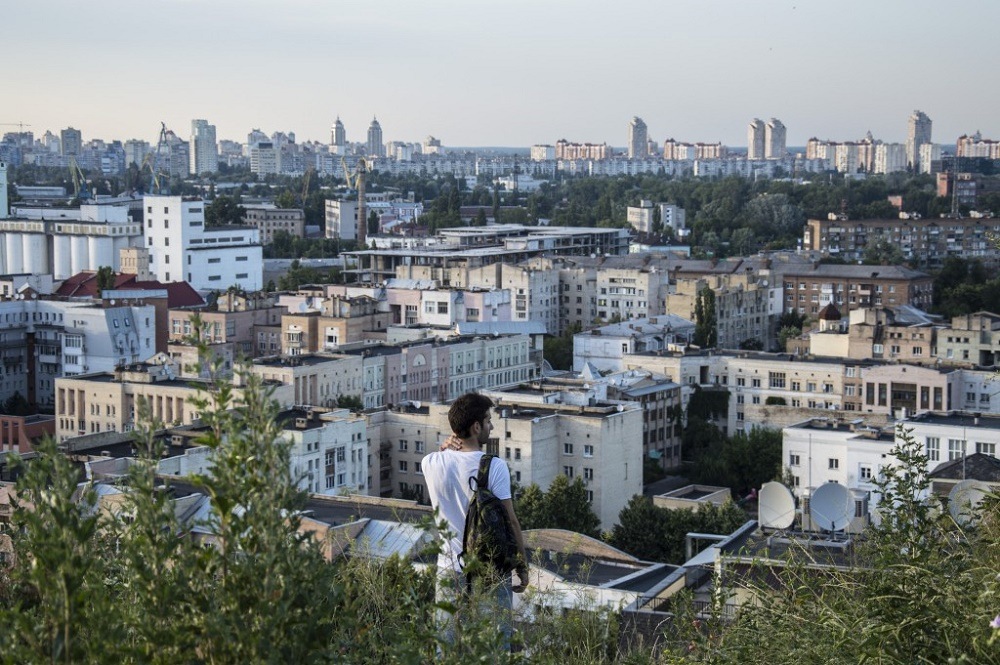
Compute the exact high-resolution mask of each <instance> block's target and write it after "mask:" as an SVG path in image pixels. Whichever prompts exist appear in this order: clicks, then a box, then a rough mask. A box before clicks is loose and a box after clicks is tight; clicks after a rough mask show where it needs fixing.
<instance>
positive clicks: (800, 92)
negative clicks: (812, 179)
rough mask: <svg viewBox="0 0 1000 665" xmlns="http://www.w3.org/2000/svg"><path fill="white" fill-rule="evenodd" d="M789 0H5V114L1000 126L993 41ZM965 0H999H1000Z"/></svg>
mask: <svg viewBox="0 0 1000 665" xmlns="http://www.w3.org/2000/svg"><path fill="white" fill-rule="evenodd" d="M793 2H794V0H793ZM793 2H789V3H777V2H763V3H754V4H750V5H748V4H745V3H737V2H728V1H726V2H720V3H714V4H709V3H694V2H678V3H662V4H661V5H651V4H649V3H643V2H639V1H638V0H626V1H625V2H624V3H616V4H615V5H613V6H609V5H606V4H605V3H599V2H596V1H590V0H587V1H585V2H574V3H572V5H570V4H569V3H566V2H550V3H546V4H544V5H538V4H537V3H530V2H526V1H523V0H514V1H513V2H511V3H507V4H506V5H504V7H505V8H506V11H504V12H501V13H497V12H487V11H486V10H484V9H482V8H475V7H471V6H469V5H468V4H465V3H457V2H450V1H440V2H434V3H420V4H411V3H403V2H393V1H390V2H386V3H382V4H381V5H379V6H371V5H362V4H360V3H338V4H337V5H330V6H326V5H321V4H317V3H314V2H311V1H309V0H292V1H290V2H287V3H284V4H282V5H281V6H280V7H277V6H275V5H272V4H270V3H263V2H258V1H251V2H241V3H237V2H235V1H233V0H213V2H211V3H204V2H194V1H193V0H172V1H170V0H164V1H162V2H157V3H153V4H148V5H138V6H137V5H135V4H134V3H126V2H124V1H123V0H95V2H92V3H90V4H88V9H87V11H86V12H81V11H79V10H78V5H76V4H71V3H69V2H66V1H65V0H48V1H47V2H37V1H35V2H29V1H27V0H13V2H11V3H9V4H8V6H6V7H5V12H4V13H5V24H6V25H7V27H8V31H7V35H8V38H7V39H6V40H5V41H6V43H5V47H6V48H5V51H6V53H7V55H8V62H13V61H14V58H15V57H16V56H17V54H19V53H23V54H30V57H29V58H26V59H24V60H22V62H28V63H30V64H29V65H26V66H21V67H10V68H8V69H7V70H5V71H4V73H3V75H2V78H0V80H2V81H3V84H4V87H5V88H6V89H7V90H8V91H9V93H10V94H8V95H7V99H6V100H5V105H4V110H3V112H2V113H0V123H4V124H3V125H2V126H0V132H7V131H16V130H17V126H16V123H18V122H23V123H25V129H26V130H30V131H33V132H35V135H36V136H40V135H41V134H43V133H44V132H45V131H46V130H50V131H52V132H54V133H58V132H59V130H61V129H64V128H66V127H70V126H72V127H75V128H77V129H80V130H81V131H82V132H83V138H84V140H89V139H92V138H101V139H105V140H110V139H121V140H127V139H130V138H137V139H142V140H146V141H155V138H156V135H157V133H158V130H159V123H160V121H161V120H162V121H164V122H166V123H167V126H168V127H170V128H172V129H174V131H176V132H178V134H179V135H181V136H184V138H187V134H188V130H187V128H189V127H190V126H191V121H192V120H194V119H199V118H203V119H206V120H208V122H209V123H211V124H213V125H215V126H216V127H217V136H218V138H219V139H220V140H221V139H229V140H238V141H242V140H244V139H245V137H246V135H247V133H248V132H249V131H250V130H251V129H253V128H260V129H262V130H263V131H264V132H266V133H268V134H270V133H272V132H275V131H285V132H288V131H294V132H295V134H296V136H297V138H298V140H300V141H305V140H315V141H321V142H324V143H329V141H330V130H331V126H332V125H333V123H334V121H335V120H336V118H337V117H339V118H340V119H341V120H342V121H343V123H344V126H345V128H346V133H347V140H348V141H351V142H364V141H365V140H366V129H367V127H368V125H369V123H370V122H371V120H372V118H373V117H377V118H378V120H379V122H380V124H381V126H382V129H383V131H384V139H385V140H387V141H389V140H399V141H422V140H423V139H424V138H425V137H426V136H428V135H433V136H435V137H437V138H438V139H440V140H441V141H442V144H443V145H445V146H490V145H493V146H516V147H527V146H529V145H531V144H537V143H548V144H554V143H555V141H557V140H558V139H560V138H566V139H568V140H570V141H579V142H594V143H601V142H607V143H608V144H610V145H612V146H623V145H625V143H626V139H627V134H626V127H627V125H628V122H629V120H630V119H631V118H632V117H633V116H638V117H640V118H642V119H643V120H644V121H645V123H646V124H647V127H648V134H649V137H650V138H651V139H653V140H655V141H657V142H658V143H662V142H663V141H664V140H665V139H669V138H674V139H677V140H679V141H705V142H715V141H721V142H722V143H724V144H727V145H732V146H742V145H744V144H745V142H746V126H747V122H748V121H750V120H751V119H752V118H755V117H759V118H770V117H777V118H781V120H782V122H783V123H784V125H785V126H786V127H787V144H788V145H793V146H800V145H804V144H805V142H806V140H807V139H809V138H810V137H813V136H816V137H818V138H821V139H833V140H841V141H846V140H856V139H858V138H861V137H863V136H864V135H865V133H866V132H867V131H869V130H870V131H871V132H872V133H873V134H874V135H875V136H876V137H877V138H880V139H882V140H885V141H889V142H903V141H905V139H906V135H907V118H908V116H909V115H910V114H911V113H912V112H913V110H914V109H920V110H922V111H924V112H925V113H926V114H927V115H928V116H929V117H930V118H931V119H932V120H933V121H934V137H933V138H934V141H935V142H937V143H941V144H949V143H952V142H953V141H954V140H955V139H956V138H958V137H959V136H960V135H962V134H971V133H973V132H975V131H977V130H979V131H982V132H983V134H984V136H996V135H998V134H1000V126H997V125H998V124H1000V123H997V121H996V116H995V114H993V113H991V112H990V109H993V108H996V106H997V103H998V102H1000V91H998V90H996V89H995V86H989V85H987V84H986V81H988V80H989V74H990V73H991V72H992V71H993V69H994V67H993V65H996V64H1000V63H998V60H1000V56H998V55H997V54H996V53H995V52H993V51H991V50H990V47H989V43H988V40H985V39H983V40H979V41H976V40H970V39H969V38H968V36H967V34H966V31H967V25H968V23H967V22H966V21H958V20H955V16H954V12H953V11H952V10H949V9H948V8H947V7H946V6H944V5H942V4H941V3H923V2H922V3H912V2H911V3H903V2H897V1H887V2H883V3H878V4H877V5H875V6H872V5H871V4H869V3H863V2H861V1H860V0H857V1H855V0H849V1H847V2H841V3H836V4H829V3H825V4H822V5H816V6H808V5H806V4H804V3H803V4H801V5H799V4H793ZM964 9H965V12H964V14H963V16H967V17H968V16H972V17H975V18H976V22H977V23H982V24H990V23H991V19H993V20H996V19H1000V4H997V3H989V2H986V1H985V0H983V1H977V2H973V3H970V4H969V5H967V6H966V7H965V8H964ZM859 25H871V26H880V29H879V30H874V31H873V30H859V29H858V26H859ZM636 26H642V27H643V29H644V30H645V31H646V32H645V33H640V32H638V31H637V30H636ZM657 26H660V28H659V29H658V28H657ZM647 33H648V34H647ZM98 35H99V36H100V38H99V39H98V38H97V36H98ZM95 43H98V44H99V49H97V50H95V49H93V45H94V44H95ZM951 43H961V44H962V49H954V48H947V47H946V45H947V44H951ZM152 44H155V45H157V46H156V48H153V47H151V45H152ZM290 46H294V48H290ZM88 53H90V54H93V55H91V56H88V55H87V54H88ZM810 77H812V78H810ZM972 99H975V103H974V104H970V103H969V100H972ZM859 100H863V103H861V102H859ZM121 109H126V110H127V112H122V110H121ZM28 125H30V127H29V126H28Z"/></svg>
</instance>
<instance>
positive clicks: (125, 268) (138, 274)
mask: <svg viewBox="0 0 1000 665" xmlns="http://www.w3.org/2000/svg"><path fill="white" fill-rule="evenodd" d="M118 256H119V261H120V265H121V269H120V272H122V273H125V274H126V275H135V279H136V281H137V282H148V281H150V280H152V279H153V275H152V274H150V272H149V250H147V249H146V248H145V247H124V248H122V249H121V250H119V252H118Z"/></svg>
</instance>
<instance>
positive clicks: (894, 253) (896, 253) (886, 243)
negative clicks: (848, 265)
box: [861, 238, 906, 266]
mask: <svg viewBox="0 0 1000 665" xmlns="http://www.w3.org/2000/svg"><path fill="white" fill-rule="evenodd" d="M861 260H862V262H864V263H865V264H867V265H876V266H897V265H901V264H902V263H903V262H904V261H906V257H905V256H903V250H901V249H900V248H899V245H896V244H894V243H893V242H892V241H891V240H889V239H888V238H877V239H876V238H872V239H871V240H869V241H868V244H867V245H866V246H865V251H864V252H863V253H862V255H861Z"/></svg>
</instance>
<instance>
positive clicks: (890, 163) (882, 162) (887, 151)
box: [875, 143, 906, 173]
mask: <svg viewBox="0 0 1000 665" xmlns="http://www.w3.org/2000/svg"><path fill="white" fill-rule="evenodd" d="M905 170H906V146H905V145H904V144H902V143H879V144H878V145H876V146H875V173H898V172H900V171H905Z"/></svg>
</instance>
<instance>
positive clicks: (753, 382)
mask: <svg viewBox="0 0 1000 665" xmlns="http://www.w3.org/2000/svg"><path fill="white" fill-rule="evenodd" d="M750 387H751V388H760V379H750Z"/></svg>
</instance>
